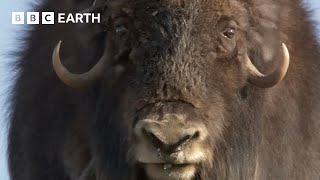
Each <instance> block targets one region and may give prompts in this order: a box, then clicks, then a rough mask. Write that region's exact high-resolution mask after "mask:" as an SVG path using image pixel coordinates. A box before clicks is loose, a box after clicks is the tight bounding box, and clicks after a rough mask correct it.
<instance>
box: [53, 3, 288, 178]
mask: <svg viewBox="0 0 320 180" xmlns="http://www.w3.org/2000/svg"><path fill="white" fill-rule="evenodd" d="M90 11H99V12H101V13H102V18H103V20H102V22H103V24H102V25H101V28H102V29H103V31H99V32H102V33H103V34H104V41H105V43H104V44H103V45H101V47H100V48H101V49H103V50H104V53H103V55H102V56H101V58H100V60H99V61H98V63H97V64H96V65H95V66H94V67H93V68H92V69H91V70H90V71H88V72H86V73H83V74H74V73H71V72H70V71H69V70H68V69H67V68H65V67H64V66H63V65H62V62H61V59H60V56H59V50H60V46H61V42H60V43H59V44H58V45H57V46H56V48H55V50H54V52H53V67H54V70H55V72H56V73H57V75H58V76H59V78H60V79H61V80H62V81H63V82H64V83H65V84H66V85H68V86H71V87H75V88H79V87H87V86H91V85H94V84H101V86H100V88H101V92H102V93H103V92H105V93H106V94H110V95H109V96H108V97H109V98H105V99H104V101H105V102H104V103H105V104H108V103H109V105H108V106H102V107H101V106H100V107H99V106H98V109H100V111H107V112H108V113H104V115H103V116H99V118H100V119H101V121H105V122H107V121H108V122H110V121H112V123H111V124H115V123H117V124H121V127H123V128H119V129H121V130H119V129H114V130H115V131H121V132H118V133H116V134H121V135H123V137H126V138H128V139H129V141H128V146H125V147H124V148H125V151H126V152H127V154H128V158H127V160H128V161H129V162H130V167H132V169H133V171H134V172H135V173H134V174H135V175H134V176H135V177H136V178H137V179H143V178H145V179H172V180H178V179H185V180H187V179H194V178H198V179H208V178H213V177H215V176H217V174H218V172H220V173H226V171H227V170H226V169H224V168H223V167H226V166H224V165H225V164H228V163H229V164H232V163H234V164H237V163H244V161H245V157H242V156H248V154H250V148H248V150H246V149H245V148H243V149H242V150H240V149H241V145H239V144H242V145H243V144H246V145H247V147H251V146H253V145H252V144H253V143H254V142H253V141H252V142H251V141H250V138H248V137H247V134H249V133H248V131H254V130H252V129H250V128H249V126H248V124H250V123H251V122H252V121H254V119H255V118H256V117H257V116H258V115H257V114H258V113H259V109H261V108H259V104H258V103H256V102H255V101H258V100H259V97H261V96H262V94H261V92H263V91H264V89H265V88H270V87H273V86H275V85H277V84H278V83H279V82H280V81H281V80H282V79H283V77H284V76H285V74H286V72H287V69H288V65H289V53H288V50H287V48H286V45H285V44H282V42H281V39H283V38H282V34H281V29H279V28H278V23H279V22H277V20H278V18H279V16H280V14H279V12H278V7H277V5H275V2H273V4H271V1H270V2H268V1H264V2H261V1H243V0H216V1H211V0H209V1H206V0H197V1H191V0H109V1H101V2H99V1H96V2H95V3H94V6H93V8H92V9H91V10H90ZM86 33H91V32H90V31H88V32H86ZM61 48H63V45H62V46H61ZM258 69H259V70H260V71H259V70H258ZM262 72H263V73H262ZM254 100H255V101H254ZM255 105H257V107H253V106H255ZM103 108H108V109H103ZM252 109H256V111H253V110H252ZM111 130H112V127H111ZM109 131H110V129H109ZM115 138H116V137H115ZM100 143H103V142H100ZM239 151H240V152H242V153H243V155H242V154H240V155H239V154H238V158H236V159H233V158H232V157H236V155H235V154H237V153H239ZM239 157H242V158H239ZM103 163H108V162H100V164H103Z"/></svg>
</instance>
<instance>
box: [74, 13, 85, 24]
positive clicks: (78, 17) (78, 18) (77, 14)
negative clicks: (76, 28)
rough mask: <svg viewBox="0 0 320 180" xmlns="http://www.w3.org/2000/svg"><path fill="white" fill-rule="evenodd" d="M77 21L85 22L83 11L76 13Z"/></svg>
mask: <svg viewBox="0 0 320 180" xmlns="http://www.w3.org/2000/svg"><path fill="white" fill-rule="evenodd" d="M76 23H83V15H82V14H81V13H76Z"/></svg>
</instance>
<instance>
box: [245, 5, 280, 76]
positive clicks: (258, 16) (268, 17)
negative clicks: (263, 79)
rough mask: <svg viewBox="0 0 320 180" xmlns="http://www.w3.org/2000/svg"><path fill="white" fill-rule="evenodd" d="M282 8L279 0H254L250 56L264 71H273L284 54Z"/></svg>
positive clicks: (249, 38) (250, 33) (250, 31)
mask: <svg viewBox="0 0 320 180" xmlns="http://www.w3.org/2000/svg"><path fill="white" fill-rule="evenodd" d="M281 11H282V9H281V8H280V4H279V2H278V1H271V0H254V1H252V9H250V12H251V13H252V16H250V17H251V18H252V19H250V29H249V31H248V36H247V37H248V40H249V42H250V43H249V51H248V54H249V57H250V59H251V60H252V63H253V64H254V65H255V66H256V67H257V68H258V69H259V70H260V71H261V72H262V73H270V72H272V71H273V70H274V69H275V68H276V66H277V65H278V62H275V61H276V60H277V59H280V58H281V56H282V52H281V51H280V49H281V44H282V43H283V42H284V40H283V38H282V37H281V34H282V33H281V29H280V16H281Z"/></svg>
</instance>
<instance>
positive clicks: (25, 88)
mask: <svg viewBox="0 0 320 180" xmlns="http://www.w3.org/2000/svg"><path fill="white" fill-rule="evenodd" d="M101 2H102V1H101ZM91 3H92V2H91V1H90V0H68V1H65V0H55V1H53V0H52V1H51V0H47V1H44V2H42V3H41V5H39V6H38V7H37V8H35V9H36V10H37V11H55V12H65V11H67V12H78V11H81V10H83V9H86V8H88V7H89V6H90V4H91ZM100 5H101V6H99V7H98V8H97V9H96V11H97V12H101V13H102V18H103V19H102V23H101V24H94V25H61V24H59V25H58V24H57V25H54V26H33V29H32V30H31V31H30V32H28V33H27V36H26V38H25V44H26V46H25V48H24V50H23V51H22V52H21V55H20V57H19V60H18V62H17V68H18V70H19V74H18V76H17V82H16V84H15V86H14V89H13V96H12V101H11V103H12V114H11V121H10V132H9V165H10V175H11V179H12V180H57V179H59V180H71V179H72V180H74V179H81V180H83V179H90V178H91V179H98V180H106V179H107V180H113V179H114V180H116V179H117V180H122V179H123V180H127V179H137V180H142V179H147V177H146V175H145V172H144V169H143V168H141V166H140V165H139V163H137V162H136V161H135V159H134V154H132V152H133V150H132V149H134V146H135V143H136V142H135V138H134V137H132V129H133V127H134V125H135V124H136V123H137V121H139V120H140V119H141V118H143V117H145V116H148V115H159V116H161V115H163V114H165V113H169V112H171V113H178V112H179V113H183V114H185V116H186V117H188V119H190V121H194V122H199V123H200V122H201V123H204V124H205V125H206V127H207V129H208V130H209V133H210V138H209V140H208V143H207V147H206V148H208V149H209V150H210V154H208V157H212V158H211V160H210V159H208V160H207V162H203V163H201V164H198V165H197V175H196V176H195V179H197V180H211V179H230V180H231V179H232V180H234V179H246V180H247V179H259V180H270V179H279V180H283V179H288V180H289V179H290V180H292V179H296V180H302V179H306V180H317V179H319V177H320V130H319V129H320V93H319V92H320V83H319V82H320V72H319V70H320V49H319V44H318V43H317V41H316V37H315V34H314V26H313V25H312V23H311V22H310V20H309V14H308V12H307V11H306V10H305V9H304V8H303V5H302V2H301V1H300V0H277V1H276V0H106V1H105V2H103V3H100ZM119 24H120V25H124V26H125V28H126V29H127V31H125V32H122V33H120V34H117V33H116V32H115V28H116V27H117V26H118V25H119ZM229 26H235V27H236V34H235V37H234V38H232V39H228V38H226V37H224V36H223V32H224V30H225V28H226V27H229ZM107 35H108V37H111V38H108V39H106V36H107ZM59 40H62V41H63V45H62V49H61V57H62V59H63V63H64V64H65V66H66V67H68V68H69V69H70V71H72V72H76V73H81V72H85V71H87V70H89V69H90V68H91V67H92V66H93V65H94V64H95V63H96V62H97V60H98V59H99V57H100V56H101V54H102V53H103V52H104V50H105V49H104V44H105V41H107V43H113V44H114V45H115V49H114V52H113V53H114V57H115V58H114V59H111V60H110V61H112V62H113V63H120V64H121V65H122V66H123V67H124V68H125V70H126V71H125V72H124V73H123V74H122V75H121V76H120V77H119V78H118V79H117V80H114V76H113V74H112V72H113V71H112V70H111V69H108V71H106V73H105V76H104V78H103V79H101V80H100V81H99V82H97V83H96V84H95V85H94V86H91V87H87V88H82V89H74V88H70V87H67V86H65V85H64V84H63V83H62V82H61V81H60V80H59V79H58V77H57V76H56V74H55V72H54V71H53V68H52V64H51V55H52V51H53V48H54V46H55V45H56V43H57V42H58V41H59ZM281 43H286V45H287V46H288V49H289V52H290V56H291V59H290V67H289V70H288V73H287V75H286V77H285V78H284V80H283V81H281V82H280V83H279V84H277V85H275V86H274V87H272V88H267V89H263V88H259V87H255V86H254V85H252V84H250V83H248V72H247V70H246V68H245V66H244V59H243V56H242V55H243V53H249V56H250V58H251V59H252V60H253V63H254V64H255V65H256V66H257V68H258V69H259V70H261V71H262V72H264V73H270V72H272V71H273V70H274V69H275V67H276V66H277V64H278V60H279V59H280V57H281V53H282V52H281V48H280V47H281ZM159 104H161V105H159Z"/></svg>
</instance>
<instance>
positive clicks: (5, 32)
mask: <svg viewBox="0 0 320 180" xmlns="http://www.w3.org/2000/svg"><path fill="white" fill-rule="evenodd" d="M34 2H35V1H34V0H23V1H21V0H1V1H0V24H1V26H0V180H9V176H8V169H7V156H6V150H7V140H6V138H7V129H8V124H7V121H8V96H9V92H10V86H11V85H12V83H13V82H14V78H13V77H14V70H13V69H12V68H11V67H10V66H9V63H10V62H12V61H14V59H13V58H12V57H10V56H9V53H10V51H12V50H15V49H17V48H19V46H20V45H19V41H18V38H19V37H21V35H22V30H23V29H26V28H27V27H28V26H27V25H12V24H11V12H19V11H21V12H26V11H28V10H29V11H30V10H31V8H30V5H31V4H32V3H34ZM305 4H306V6H307V7H308V8H309V10H311V11H312V12H313V13H312V14H313V16H312V18H313V20H314V21H315V22H316V23H317V24H319V25H320V0H305ZM319 25H318V26H317V28H318V31H317V33H318V37H320V26H319ZM319 39H320V38H319Z"/></svg>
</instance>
